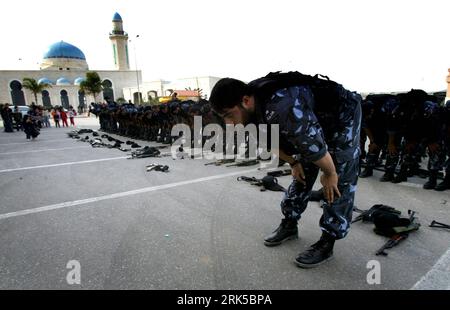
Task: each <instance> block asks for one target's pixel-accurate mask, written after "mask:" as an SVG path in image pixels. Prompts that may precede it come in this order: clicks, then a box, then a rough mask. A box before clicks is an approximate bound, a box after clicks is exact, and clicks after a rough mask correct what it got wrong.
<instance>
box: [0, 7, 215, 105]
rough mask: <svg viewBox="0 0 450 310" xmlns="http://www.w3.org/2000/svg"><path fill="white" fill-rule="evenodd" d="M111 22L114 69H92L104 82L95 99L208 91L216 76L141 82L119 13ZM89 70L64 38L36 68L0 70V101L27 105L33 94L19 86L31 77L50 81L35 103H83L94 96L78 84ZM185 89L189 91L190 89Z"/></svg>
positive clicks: (137, 100) (139, 98)
mask: <svg viewBox="0 0 450 310" xmlns="http://www.w3.org/2000/svg"><path fill="white" fill-rule="evenodd" d="M112 24H113V29H112V31H111V33H110V34H109V39H110V41H111V44H112V51H113V57H112V58H113V60H114V66H115V70H95V69H94V70H92V71H95V72H97V73H98V74H99V76H100V78H101V79H102V81H103V82H104V86H103V92H102V93H101V94H100V95H98V97H97V102H99V101H110V100H111V101H117V99H119V98H123V99H124V100H126V101H129V100H131V101H133V102H134V103H142V102H145V101H148V99H149V98H154V97H156V96H158V97H163V96H168V95H170V94H171V93H172V92H174V91H177V90H178V89H181V91H180V93H182V92H183V91H186V89H196V88H201V89H203V90H204V93H203V94H206V95H207V94H208V93H209V92H210V90H211V89H212V87H213V86H214V84H215V82H217V81H218V80H219V78H216V77H194V78H189V79H180V80H178V81H174V82H169V81H164V80H158V81H152V82H146V83H143V82H142V72H141V71H140V70H137V69H136V70H131V69H130V61H129V52H128V42H129V41H128V34H127V33H126V32H125V31H124V28H123V20H122V17H121V16H120V15H119V13H115V14H114V16H113V20H112ZM89 70H90V68H89V65H88V62H87V60H86V56H85V54H84V53H83V52H82V51H81V50H80V49H79V48H78V47H76V46H75V45H72V44H70V43H68V42H64V41H60V42H56V43H54V44H52V45H50V47H49V48H48V50H47V51H46V52H45V53H44V57H43V59H42V61H41V63H40V69H39V70H26V71H17V70H0V103H10V104H13V105H30V104H31V103H32V102H34V101H35V98H34V95H33V94H32V93H31V92H30V91H29V90H27V89H24V88H23V87H22V81H23V79H24V78H33V79H35V80H36V81H38V82H39V83H48V84H50V85H51V87H49V88H47V89H45V90H44V91H42V93H41V94H39V95H38V102H37V104H39V105H44V106H46V107H51V106H55V105H59V106H64V107H66V108H67V107H69V106H73V107H75V108H77V107H79V106H85V107H86V106H87V105H89V103H90V102H93V101H94V99H93V97H92V96H88V95H87V94H85V93H84V92H82V91H81V90H80V87H79V86H80V83H81V82H82V81H83V80H84V79H85V77H86V72H87V71H89ZM138 85H139V87H138ZM186 93H187V95H189V93H192V92H189V91H186ZM181 95H183V94H181ZM102 99H103V100H102Z"/></svg>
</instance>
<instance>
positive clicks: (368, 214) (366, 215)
mask: <svg viewBox="0 0 450 310" xmlns="http://www.w3.org/2000/svg"><path fill="white" fill-rule="evenodd" d="M354 211H355V212H359V213H360V214H359V215H358V216H357V217H355V219H354V220H353V221H352V223H356V222H359V221H363V222H372V216H373V214H374V213H375V212H377V211H382V212H386V213H392V214H397V215H400V214H401V211H399V210H396V209H395V208H393V207H390V206H386V205H381V204H380V205H374V206H373V207H372V208H370V209H369V210H360V209H358V208H354Z"/></svg>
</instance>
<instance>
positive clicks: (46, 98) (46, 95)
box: [42, 90, 52, 108]
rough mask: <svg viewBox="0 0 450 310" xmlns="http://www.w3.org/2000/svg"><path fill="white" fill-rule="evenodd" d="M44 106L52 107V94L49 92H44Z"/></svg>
mask: <svg viewBox="0 0 450 310" xmlns="http://www.w3.org/2000/svg"><path fill="white" fill-rule="evenodd" d="M42 104H43V105H44V107H46V108H51V107H52V101H51V100H50V94H49V93H48V91H47V90H43V91H42Z"/></svg>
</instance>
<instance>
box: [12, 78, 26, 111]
mask: <svg viewBox="0 0 450 310" xmlns="http://www.w3.org/2000/svg"><path fill="white" fill-rule="evenodd" d="M9 87H10V88H11V101H12V104H13V105H25V96H24V94H23V91H22V83H20V82H19V81H12V82H11V83H10V84H9Z"/></svg>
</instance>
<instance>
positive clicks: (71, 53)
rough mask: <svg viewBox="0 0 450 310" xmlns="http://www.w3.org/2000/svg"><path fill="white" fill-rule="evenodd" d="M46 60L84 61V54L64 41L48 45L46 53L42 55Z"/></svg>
mask: <svg viewBox="0 0 450 310" xmlns="http://www.w3.org/2000/svg"><path fill="white" fill-rule="evenodd" d="M48 58H70V59H81V60H86V56H84V53H83V52H82V51H81V50H80V49H79V48H78V47H76V46H74V45H72V44H69V43H66V42H64V41H61V42H57V43H54V44H52V45H50V47H49V48H48V51H47V52H46V53H45V54H44V59H48Z"/></svg>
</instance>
